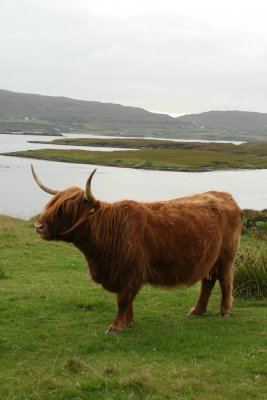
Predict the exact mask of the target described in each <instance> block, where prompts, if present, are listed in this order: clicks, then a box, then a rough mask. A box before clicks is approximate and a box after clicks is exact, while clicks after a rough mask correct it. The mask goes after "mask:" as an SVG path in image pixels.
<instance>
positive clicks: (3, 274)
mask: <svg viewBox="0 0 267 400" xmlns="http://www.w3.org/2000/svg"><path fill="white" fill-rule="evenodd" d="M2 279H7V274H6V272H5V270H4V269H2V268H1V267H0V280H2Z"/></svg>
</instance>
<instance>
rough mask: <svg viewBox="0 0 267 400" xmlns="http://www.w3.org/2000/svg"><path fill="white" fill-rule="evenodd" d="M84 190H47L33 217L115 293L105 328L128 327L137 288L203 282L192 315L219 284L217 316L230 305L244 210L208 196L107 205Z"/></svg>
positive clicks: (220, 195)
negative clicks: (111, 316) (46, 198)
mask: <svg viewBox="0 0 267 400" xmlns="http://www.w3.org/2000/svg"><path fill="white" fill-rule="evenodd" d="M95 171H96V170H94V171H93V172H92V173H91V175H90V177H89V178H88V181H87V184H86V190H85V191H84V190H82V189H80V188H78V187H72V188H70V189H66V190H63V191H55V190H52V189H49V188H48V187H46V186H45V185H43V184H42V182H41V181H40V180H39V179H38V177H37V176H36V174H35V172H34V169H33V167H32V173H33V176H34V178H35V180H36V182H37V183H38V185H39V186H40V187H41V188H42V189H43V190H45V191H46V192H48V193H50V194H53V195H54V197H53V198H52V200H51V201H50V202H49V203H48V204H47V205H46V207H45V209H44V211H43V213H42V214H41V215H40V217H39V219H38V220H37V222H36V224H35V227H36V231H37V232H38V233H39V234H40V236H41V237H42V238H43V239H46V240H63V241H65V242H71V243H73V244H74V245H75V246H77V247H78V248H79V249H80V251H81V252H82V253H83V254H84V256H85V258H86V260H87V262H88V267H89V270H90V273H91V276H92V279H93V280H94V281H95V282H97V283H100V284H101V285H102V286H103V287H104V288H105V289H107V290H108V291H110V292H114V293H117V301H118V313H117V316H116V318H115V320H114V321H113V323H112V324H111V325H110V326H109V328H108V331H109V332H111V331H122V330H123V329H124V328H126V327H129V326H131V325H132V322H133V306H132V302H133V299H134V297H135V296H136V294H137V293H138V291H139V289H140V288H141V287H142V285H144V284H146V283H150V284H152V285H159V286H165V287H174V286H179V285H184V286H191V285H193V284H194V283H196V282H198V281H201V291H200V297H199V299H198V301H197V303H196V305H195V307H194V308H192V310H191V311H190V314H195V315H202V314H203V313H204V312H205V311H206V306H207V303H208V300H209V297H210V294H211V291H212V289H213V287H214V284H215V282H216V280H217V279H218V280H219V282H220V286H221V292H222V298H221V306H220V314H221V315H222V316H225V315H228V314H229V313H230V312H231V307H232V279H233V270H232V267H233V263H234V260H235V256H236V251H237V248H238V244H239V238H240V231H241V225H242V224H241V212H240V209H239V207H238V206H237V204H236V203H235V201H234V200H233V198H232V196H231V195H230V194H228V193H224V192H215V191H212V192H206V193H203V194H196V195H193V196H186V197H181V198H177V199H173V200H168V201H157V202H151V203H140V202H137V201H132V200H124V201H118V202H115V203H107V202H103V201H98V200H96V199H95V198H94V197H93V195H92V192H91V180H92V177H93V175H94V173H95Z"/></svg>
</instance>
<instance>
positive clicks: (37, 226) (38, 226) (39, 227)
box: [35, 221, 45, 233]
mask: <svg viewBox="0 0 267 400" xmlns="http://www.w3.org/2000/svg"><path fill="white" fill-rule="evenodd" d="M44 227H45V224H44V223H43V222H40V221H37V222H35V229H36V231H37V232H38V233H41V232H42V231H43V229H44Z"/></svg>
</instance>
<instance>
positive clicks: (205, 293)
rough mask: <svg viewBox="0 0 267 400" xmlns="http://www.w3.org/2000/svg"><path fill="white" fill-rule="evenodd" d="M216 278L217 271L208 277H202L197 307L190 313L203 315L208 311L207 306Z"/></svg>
mask: <svg viewBox="0 0 267 400" xmlns="http://www.w3.org/2000/svg"><path fill="white" fill-rule="evenodd" d="M216 279H217V277H216V274H215V273H214V274H213V275H211V276H208V277H207V278H206V279H202V281H201V290H200V296H199V299H198V301H197V303H196V305H195V307H193V308H192V310H190V311H189V313H188V315H203V314H204V313H205V312H206V307H207V304H208V301H209V298H210V295H211V292H212V289H213V288H214V285H215V282H216Z"/></svg>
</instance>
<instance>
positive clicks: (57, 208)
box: [35, 188, 86, 240]
mask: <svg viewBox="0 0 267 400" xmlns="http://www.w3.org/2000/svg"><path fill="white" fill-rule="evenodd" d="M84 201H86V200H84ZM82 202H83V193H82V190H81V189H79V188H70V189H67V190H65V191H63V192H59V193H58V194H56V195H55V196H54V197H53V198H52V200H51V201H50V202H49V203H48V204H47V205H46V207H45V209H44V211H43V212H42V214H41V215H40V216H39V218H38V220H37V221H36V223H35V229H36V232H37V233H39V235H40V236H41V238H42V239H45V240H60V239H61V240H64V239H66V238H67V233H68V231H69V230H70V229H71V228H72V227H73V225H74V224H75V219H77V218H78V212H79V208H80V207H81V206H82V204H81V203H82ZM76 203H77V204H76Z"/></svg>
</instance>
